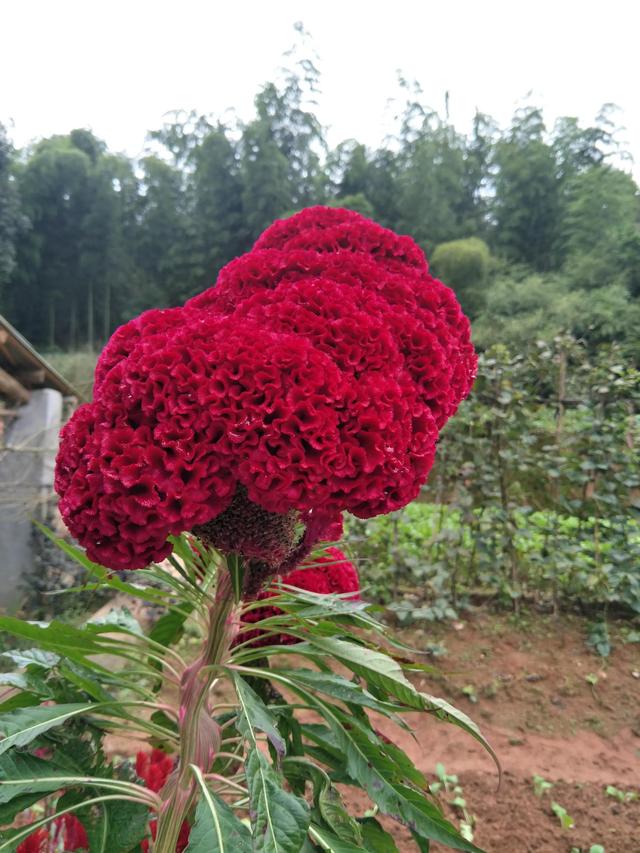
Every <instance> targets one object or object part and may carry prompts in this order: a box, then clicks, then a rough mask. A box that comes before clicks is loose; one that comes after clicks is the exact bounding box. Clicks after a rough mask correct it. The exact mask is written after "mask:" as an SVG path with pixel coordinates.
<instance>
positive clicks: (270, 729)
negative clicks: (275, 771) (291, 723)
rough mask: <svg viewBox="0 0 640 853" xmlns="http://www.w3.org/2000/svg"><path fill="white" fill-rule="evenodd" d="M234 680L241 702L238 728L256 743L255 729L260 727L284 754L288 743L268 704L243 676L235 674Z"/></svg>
mask: <svg viewBox="0 0 640 853" xmlns="http://www.w3.org/2000/svg"><path fill="white" fill-rule="evenodd" d="M233 682H234V684H235V688H236V692H237V694H238V700H239V702H240V708H241V714H240V716H239V717H238V728H239V729H240V732H241V733H242V735H243V737H245V738H246V739H247V740H248V741H250V742H251V743H253V744H254V745H255V744H256V736H255V732H254V729H259V730H260V731H261V732H264V733H265V734H266V736H267V737H268V738H269V740H270V741H271V743H272V744H273V748H274V749H275V750H276V752H277V753H278V755H279V756H283V755H284V754H285V752H286V744H285V742H284V739H283V738H282V735H281V734H280V732H279V731H278V727H277V724H276V721H275V719H274V717H273V715H272V714H271V712H270V711H269V709H268V708H267V706H266V705H265V704H264V702H263V701H262V699H261V698H260V697H259V696H258V694H257V693H256V692H255V690H252V688H251V687H249V685H248V684H247V682H246V681H245V680H244V679H243V678H241V677H239V676H237V675H234V678H233Z"/></svg>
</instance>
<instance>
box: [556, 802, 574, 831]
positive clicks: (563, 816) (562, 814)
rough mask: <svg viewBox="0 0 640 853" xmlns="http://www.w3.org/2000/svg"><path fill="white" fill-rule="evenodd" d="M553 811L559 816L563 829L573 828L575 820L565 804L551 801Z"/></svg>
mask: <svg viewBox="0 0 640 853" xmlns="http://www.w3.org/2000/svg"><path fill="white" fill-rule="evenodd" d="M551 811H552V812H553V813H554V815H555V816H556V817H557V818H558V820H559V821H560V826H561V827H562V828H563V829H573V827H574V826H575V821H574V819H573V818H572V817H571V815H570V814H568V812H567V810H566V809H565V808H563V806H561V805H560V804H559V803H551Z"/></svg>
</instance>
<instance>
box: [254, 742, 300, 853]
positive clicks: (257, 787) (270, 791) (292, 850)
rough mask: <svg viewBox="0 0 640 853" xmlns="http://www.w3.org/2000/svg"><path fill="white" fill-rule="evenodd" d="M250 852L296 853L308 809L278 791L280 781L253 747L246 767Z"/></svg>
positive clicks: (297, 852) (287, 794) (280, 789)
mask: <svg viewBox="0 0 640 853" xmlns="http://www.w3.org/2000/svg"><path fill="white" fill-rule="evenodd" d="M245 770H246V776H247V784H248V786H249V799H250V809H251V815H252V828H253V850H254V853H299V851H300V848H301V847H302V844H303V842H304V839H305V836H306V834H307V830H308V828H309V819H310V815H309V809H308V806H307V804H306V802H305V801H304V800H303V799H301V798H300V797H296V796H294V795H293V794H290V793H288V792H287V791H285V790H283V788H282V779H281V778H280V777H279V776H278V775H277V774H276V773H275V771H274V770H273V768H272V767H271V766H270V764H269V762H268V761H267V759H266V757H265V756H264V755H263V754H262V753H261V752H260V750H258V749H256V748H255V747H254V748H253V749H252V750H251V751H250V752H249V756H248V758H247V762H246V766H245Z"/></svg>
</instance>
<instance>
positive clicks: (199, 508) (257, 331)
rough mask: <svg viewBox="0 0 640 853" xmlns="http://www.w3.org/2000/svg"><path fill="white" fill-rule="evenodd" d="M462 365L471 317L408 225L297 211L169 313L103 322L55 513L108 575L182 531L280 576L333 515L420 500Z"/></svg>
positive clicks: (469, 355) (472, 362) (463, 375)
mask: <svg viewBox="0 0 640 853" xmlns="http://www.w3.org/2000/svg"><path fill="white" fill-rule="evenodd" d="M475 369H476V357H475V353H474V350H473V347H472V345H471V342H470V333H469V323H468V321H467V319H466V317H465V316H464V315H463V313H462V311H461V309H460V306H459V305H458V303H457V301H456V299H455V296H454V295H453V293H452V292H451V291H450V290H449V289H448V288H447V287H445V285H443V284H442V283H441V282H439V281H437V280H436V279H434V278H433V277H432V276H430V274H429V272H428V267H427V263H426V260H425V258H424V255H423V253H422V251H421V249H420V248H419V247H418V246H417V245H416V244H415V243H414V242H413V240H411V238H409V237H401V236H398V235H397V234H394V233H393V232H392V231H389V230H388V229H385V228H382V227H381V226H379V225H377V224H376V223H374V222H372V221H370V220H368V219H365V218H364V217H362V216H360V215H359V214H357V213H354V212H352V211H344V210H337V209H331V208H310V209H308V210H305V211H302V213H300V214H297V215H296V216H293V217H291V218H290V219H287V220H284V221H281V222H276V223H274V225H272V226H271V227H270V228H268V229H267V230H266V231H265V232H264V234H263V235H262V236H261V237H260V238H259V239H258V241H257V243H256V245H255V247H254V249H253V250H252V251H251V252H248V253H247V254H246V255H243V256H242V257H240V258H238V259H236V260H235V261H232V262H231V263H230V264H228V265H227V266H226V267H225V268H224V269H222V270H221V272H220V275H219V276H218V281H217V283H216V286H215V287H214V288H211V289H210V290H208V291H205V292H204V293H202V294H200V295H199V296H197V297H195V298H194V299H191V300H190V301H189V302H187V304H186V305H185V306H184V307H183V308H173V309H168V310H165V311H148V312H146V313H145V314H143V315H141V316H140V317H138V318H137V319H135V320H133V321H131V322H130V323H128V324H126V325H125V326H123V327H122V328H120V329H119V330H118V331H117V332H116V333H115V334H114V335H113V337H112V338H111V340H110V342H109V343H108V344H107V347H106V348H105V350H104V352H103V354H102V355H101V357H100V360H99V362H98V366H97V368H96V383H95V392H94V394H95V400H94V402H93V403H91V404H89V405H85V406H82V407H81V408H79V409H78V410H77V412H76V413H75V414H74V416H73V418H72V419H71V421H70V422H69V424H68V425H67V426H66V427H65V428H64V430H63V431H62V439H61V445H60V451H59V454H58V460H57V467H56V489H57V491H58V493H59V494H60V496H61V500H60V510H61V512H62V515H63V517H64V519H65V522H66V524H67V526H68V528H69V530H70V531H71V533H72V534H73V535H74V536H76V538H77V539H78V540H79V541H80V542H81V543H82V544H83V545H85V547H86V548H87V552H88V554H89V556H90V557H91V558H92V559H94V560H96V561H98V562H101V563H103V564H104V565H107V566H109V567H111V568H114V569H131V568H139V567H142V566H144V565H146V564H147V563H149V562H150V561H152V560H160V559H162V558H164V557H165V556H167V554H168V553H169V552H170V549H171V546H170V545H168V544H167V537H168V535H170V534H178V533H180V532H182V531H185V530H194V531H195V532H196V533H197V534H198V535H200V536H202V538H204V539H205V540H206V541H207V542H208V544H211V545H213V546H216V547H219V548H221V549H222V550H235V551H239V552H241V553H244V554H245V556H248V557H250V558H253V559H256V560H262V561H265V563H266V564H267V565H269V566H271V569H272V570H277V569H278V568H279V567H280V568H282V569H283V571H285V570H286V568H287V567H290V566H291V565H293V564H294V562H295V560H299V559H300V558H301V557H302V556H304V553H305V551H306V552H307V553H308V550H309V548H310V547H311V546H312V545H313V543H314V541H318V539H319V538H320V537H322V536H323V535H324V534H323V531H326V530H327V529H329V527H330V525H331V523H332V522H335V521H336V520H337V519H338V518H339V517H340V514H341V513H342V512H343V511H349V512H351V513H353V514H355V515H357V516H359V517H361V518H367V517H370V516H373V515H377V514H379V513H386V512H390V511H391V510H394V509H399V508H400V507H402V506H404V505H405V504H407V503H408V502H409V501H411V500H413V498H415V497H416V495H417V494H418V491H419V489H420V487H421V485H422V484H423V483H424V481H425V479H426V477H427V475H428V473H429V470H430V468H431V465H432V463H433V458H434V453H435V446H436V441H437V439H438V433H439V430H440V428H441V427H442V426H443V424H444V423H445V422H446V420H447V419H448V418H449V417H450V416H451V415H452V414H453V413H454V412H455V410H456V408H457V406H458V404H459V403H460V401H461V400H462V399H463V398H464V397H465V396H466V395H467V394H468V392H469V390H470V387H471V384H472V381H473V377H474V375H475ZM252 513H254V514H255V518H254V519H253V521H255V523H253V521H251V514H252ZM283 517H284V518H283ZM248 518H249V522H250V523H249V524H247V523H246V522H247V519H248ZM270 520H271V521H272V522H273V525H272V527H273V529H271V528H270ZM240 521H242V524H240ZM301 524H302V525H306V527H307V536H306V537H305V539H304V541H302V543H301V541H300V539H299V527H300V525H301ZM258 528H259V531H260V533H259V537H258V540H257V541H256V540H255V539H253V538H248V536H247V534H246V531H247V530H248V529H253V530H258ZM241 532H244V539H243V540H242V541H240V533H241Z"/></svg>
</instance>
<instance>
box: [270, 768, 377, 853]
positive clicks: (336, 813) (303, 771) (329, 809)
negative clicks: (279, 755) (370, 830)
mask: <svg viewBox="0 0 640 853" xmlns="http://www.w3.org/2000/svg"><path fill="white" fill-rule="evenodd" d="M283 771H284V773H285V775H286V777H287V780H290V779H291V777H292V776H293V778H294V779H296V778H298V779H299V778H302V779H310V780H311V782H312V784H313V793H314V796H313V799H314V803H315V805H316V807H317V810H318V812H319V814H320V817H321V818H322V820H323V821H324V822H325V823H326V824H327V826H328V828H329V829H330V830H331V831H332V832H334V833H335V834H336V835H337V836H338V838H340V839H341V840H342V841H348V842H351V843H352V844H356V845H359V844H361V843H362V833H361V831H360V825H359V823H358V822H357V821H355V820H354V819H353V818H352V817H351V815H350V814H349V813H348V812H347V810H346V808H345V806H344V803H343V802H342V797H341V796H340V793H339V792H338V790H337V789H336V788H335V787H334V786H333V784H332V782H331V779H330V778H329V776H328V775H327V773H326V772H325V771H324V770H323V769H322V768H321V767H318V766H317V765H316V764H313V763H312V762H311V761H309V760H308V759H306V758H302V757H300V756H295V757H292V758H287V759H285V761H284V763H283Z"/></svg>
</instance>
